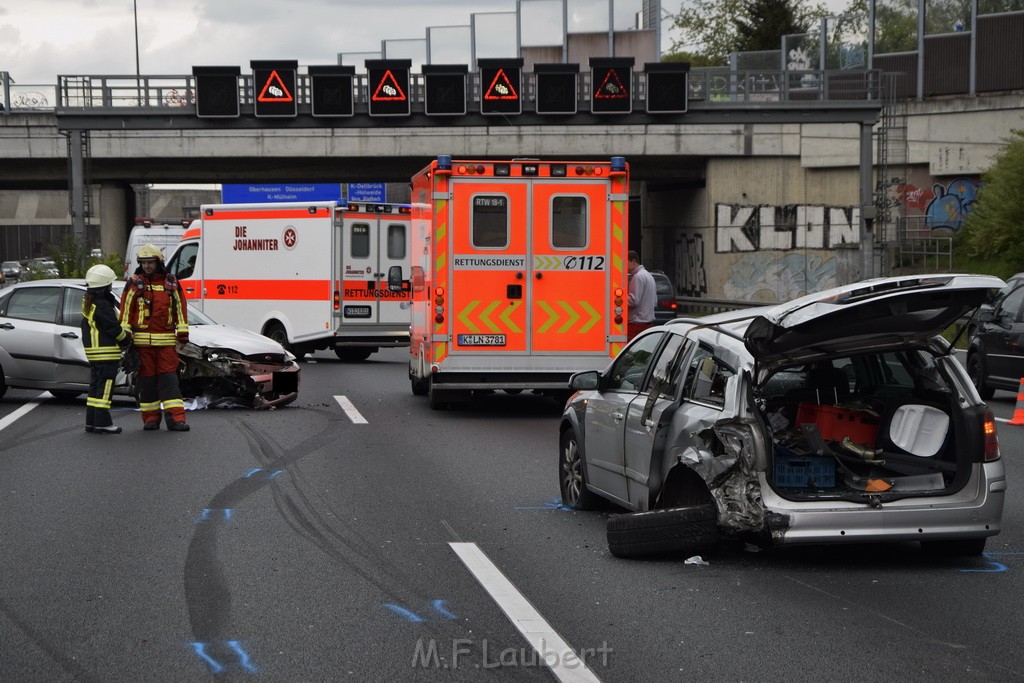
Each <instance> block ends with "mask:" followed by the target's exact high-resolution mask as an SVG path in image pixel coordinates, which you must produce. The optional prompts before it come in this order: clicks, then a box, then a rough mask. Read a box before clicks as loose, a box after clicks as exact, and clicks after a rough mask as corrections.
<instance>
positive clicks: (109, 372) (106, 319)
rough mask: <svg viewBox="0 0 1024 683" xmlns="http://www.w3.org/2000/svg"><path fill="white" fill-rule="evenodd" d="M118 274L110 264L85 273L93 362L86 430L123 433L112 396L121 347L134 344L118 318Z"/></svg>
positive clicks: (85, 326)
mask: <svg viewBox="0 0 1024 683" xmlns="http://www.w3.org/2000/svg"><path fill="white" fill-rule="evenodd" d="M116 279H117V275H115V274H114V271H113V270H111V269H110V267H109V266H105V265H102V264H100V265H95V266H93V267H92V268H90V269H89V270H88V271H87V272H86V273H85V286H86V288H87V289H86V290H85V296H83V297H82V346H84V347H85V357H86V358H87V359H88V361H89V367H90V371H91V379H90V382H89V398H87V399H86V401H85V431H87V432H91V433H93V434H120V433H121V428H120V427H115V426H114V421H113V420H111V419H110V396H111V393H112V392H113V390H114V380H115V379H116V378H117V366H118V364H119V362H120V360H121V349H122V348H125V347H127V346H128V345H129V344H131V343H132V335H131V333H130V332H128V331H127V330H124V329H122V328H121V325H120V324H118V321H117V311H116V310H114V306H116V305H117V299H115V298H114V294H113V292H111V290H110V285H111V284H112V283H113V282H114V280H116Z"/></svg>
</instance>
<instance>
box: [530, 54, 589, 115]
mask: <svg viewBox="0 0 1024 683" xmlns="http://www.w3.org/2000/svg"><path fill="white" fill-rule="evenodd" d="M533 72H534V74H536V79H537V113H538V114H575V113H576V110H577V108H578V105H579V101H578V100H579V65H578V64H534V65H533Z"/></svg>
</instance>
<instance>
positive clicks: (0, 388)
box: [0, 368, 7, 398]
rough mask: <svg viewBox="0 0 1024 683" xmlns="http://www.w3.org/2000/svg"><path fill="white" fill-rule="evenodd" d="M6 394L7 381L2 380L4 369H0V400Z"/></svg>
mask: <svg viewBox="0 0 1024 683" xmlns="http://www.w3.org/2000/svg"><path fill="white" fill-rule="evenodd" d="M6 393H7V380H5V379H4V369H3V368H0V398H3V397H4V394H6Z"/></svg>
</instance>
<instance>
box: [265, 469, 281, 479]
mask: <svg viewBox="0 0 1024 683" xmlns="http://www.w3.org/2000/svg"><path fill="white" fill-rule="evenodd" d="M282 472H284V470H278V471H277V472H274V473H273V474H270V475H267V479H273V478H274V477H276V476H277V475H279V474H281V473H282Z"/></svg>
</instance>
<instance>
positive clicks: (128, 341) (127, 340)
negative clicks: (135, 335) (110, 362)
mask: <svg viewBox="0 0 1024 683" xmlns="http://www.w3.org/2000/svg"><path fill="white" fill-rule="evenodd" d="M117 345H118V346H120V347H121V349H122V350H124V349H127V348H128V347H129V346H131V345H132V333H131V332H126V333H125V335H124V339H122V340H121V341H119V342H117Z"/></svg>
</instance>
